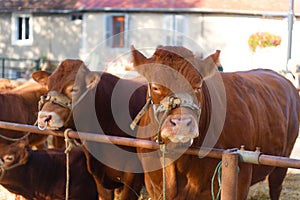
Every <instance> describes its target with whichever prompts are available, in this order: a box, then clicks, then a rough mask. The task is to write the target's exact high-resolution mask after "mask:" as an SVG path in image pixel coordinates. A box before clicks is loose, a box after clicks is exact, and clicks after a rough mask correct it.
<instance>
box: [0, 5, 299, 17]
mask: <svg viewBox="0 0 300 200" xmlns="http://www.w3.org/2000/svg"><path fill="white" fill-rule="evenodd" d="M13 12H24V13H25V12H27V13H28V12H30V13H44V14H46V13H51V14H69V13H75V12H154V13H162V12H164V13H203V14H231V15H234V14H236V15H248V16H269V17H287V16H288V11H287V12H267V11H247V10H224V9H205V8H204V9H203V8H111V7H105V8H78V9H69V10H56V9H55V10H54V9H50V10H38V9H24V10H0V13H13ZM294 15H295V16H296V17H299V16H300V13H295V14H294Z"/></svg>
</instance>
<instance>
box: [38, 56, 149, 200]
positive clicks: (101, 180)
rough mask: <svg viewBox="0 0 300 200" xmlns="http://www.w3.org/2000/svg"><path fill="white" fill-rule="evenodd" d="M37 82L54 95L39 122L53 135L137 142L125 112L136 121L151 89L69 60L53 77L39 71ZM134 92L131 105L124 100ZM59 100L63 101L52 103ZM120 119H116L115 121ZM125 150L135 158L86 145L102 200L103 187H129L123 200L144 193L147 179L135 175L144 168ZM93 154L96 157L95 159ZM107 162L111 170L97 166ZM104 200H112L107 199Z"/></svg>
mask: <svg viewBox="0 0 300 200" xmlns="http://www.w3.org/2000/svg"><path fill="white" fill-rule="evenodd" d="M33 78H34V79H35V80H36V81H38V82H41V83H43V82H44V83H47V86H48V89H49V93H48V96H47V97H46V98H45V103H44V105H43V107H42V109H41V111H40V112H39V116H38V122H39V126H40V127H45V126H47V128H49V129H58V128H67V127H69V128H72V129H74V130H78V131H83V132H92V133H99V132H100V133H101V132H103V133H105V134H108V135H113V136H123V137H134V136H135V134H136V132H135V131H132V130H130V129H129V124H130V122H131V121H132V119H131V117H130V116H129V119H128V118H126V112H128V111H129V114H130V115H131V116H135V115H136V114H137V113H138V111H139V110H140V109H141V108H142V106H143V104H144V103H145V99H146V98H145V93H146V87H144V86H143V85H142V84H141V83H138V82H135V81H131V80H125V79H120V78H118V77H116V76H114V75H111V74H109V73H104V72H103V73H96V72H91V71H89V69H88V68H87V67H86V66H85V65H84V63H83V62H82V61H81V60H65V61H63V62H62V63H61V64H60V65H59V66H58V68H57V69H56V70H55V71H54V72H53V73H52V74H51V75H50V76H49V74H48V73H45V72H43V71H39V72H35V73H34V74H33ZM80 80H83V82H80ZM116 86H118V87H121V88H119V89H118V90H119V92H115V91H114V89H115V88H116ZM130 88H135V89H136V92H133V95H132V98H131V99H130V101H129V100H128V101H129V102H127V103H128V104H129V105H128V104H127V103H126V100H125V99H126V95H127V94H129V95H130V93H129V91H130ZM86 91H87V92H86ZM94 95H95V96H94ZM114 95H115V96H114ZM113 97H114V99H115V100H117V102H116V103H114V104H115V105H114V106H112V100H113ZM54 98H56V99H58V100H57V101H54V102H53V101H52V100H53V99H54ZM47 99H48V100H47ZM51 99H52V100H51ZM71 103H72V109H71ZM93 105H94V106H93ZM113 109H115V111H113ZM95 111H96V113H95ZM72 113H73V115H72ZM116 113H117V116H114V114H116ZM129 114H128V115H129ZM116 117H117V118H118V117H121V120H117V119H116ZM77 118H79V119H77ZM94 119H95V120H96V124H100V126H101V128H100V129H98V128H97V127H95V125H94V123H95V122H94V121H93V120H94ZM118 122H120V123H118ZM75 125H76V126H75ZM101 129H102V130H101ZM117 149H120V148H119V147H117ZM122 149H124V150H125V152H131V153H132V154H134V155H133V156H132V157H131V158H126V159H125V156H124V155H123V154H122V153H119V152H118V150H116V149H114V146H112V145H108V144H97V143H93V142H86V145H85V148H84V150H85V153H86V158H87V166H88V169H89V171H90V172H91V174H92V175H93V176H94V178H95V180H96V183H97V187H98V193H99V195H100V196H101V195H102V192H101V191H102V190H103V187H105V188H107V189H114V188H120V187H122V186H123V185H124V189H123V190H122V193H121V199H137V198H138V194H139V192H140V189H141V187H142V182H143V174H142V173H134V172H137V171H133V170H134V169H135V168H139V166H140V162H139V160H138V158H137V156H136V150H135V148H122ZM94 150H95V151H97V153H90V151H91V152H93V151H94ZM95 154H96V155H95ZM99 156H100V157H101V158H99ZM102 158H103V159H104V160H106V161H107V162H108V164H107V162H102V160H101V162H100V161H99V160H98V159H102ZM110 162H112V163H114V164H112V165H113V166H111V165H110V164H109V163H110ZM103 163H104V164H103ZM115 165H117V167H116V166H115ZM140 168H141V166H140ZM141 169H142V168H141ZM101 198H104V199H111V198H112V197H107V196H106V195H102V197H101Z"/></svg>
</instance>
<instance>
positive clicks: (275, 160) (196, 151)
mask: <svg viewBox="0 0 300 200" xmlns="http://www.w3.org/2000/svg"><path fill="white" fill-rule="evenodd" d="M0 128H2V129H10V130H15V131H22V132H32V133H37V134H43V135H53V136H59V137H64V133H63V132H62V131H52V130H47V129H46V130H39V129H38V127H37V126H32V125H25V124H18V123H12V122H4V121H0ZM68 136H69V138H73V139H83V140H88V141H94V142H103V143H111V144H115V145H122V146H130V147H142V148H147V149H153V150H158V149H159V148H160V147H159V144H157V143H156V142H153V141H150V140H143V139H134V138H126V137H117V136H109V135H104V134H95V133H87V132H76V131H72V130H71V131H69V132H68ZM172 151H174V149H172ZM178 151H179V152H183V151H184V154H188V155H194V156H198V157H203V156H206V157H210V158H216V159H222V155H223V153H224V150H223V149H216V148H205V147H201V148H196V147H190V148H188V149H185V150H180V149H179V150H178ZM225 151H231V152H237V153H238V155H239V162H245V163H251V164H261V165H268V166H275V167H284V168H295V169H300V160H298V159H293V158H287V157H282V156H272V155H265V154H262V153H259V152H253V151H246V150H237V149H233V150H225ZM249 157H251V158H252V157H255V158H256V160H255V159H254V160H253V159H249Z"/></svg>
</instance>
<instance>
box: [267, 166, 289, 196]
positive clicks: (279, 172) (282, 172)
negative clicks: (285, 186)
mask: <svg viewBox="0 0 300 200" xmlns="http://www.w3.org/2000/svg"><path fill="white" fill-rule="evenodd" d="M286 172H287V168H280V167H276V168H275V169H274V170H273V171H272V172H271V174H270V175H269V177H268V180H269V188H270V197H271V200H278V199H279V196H280V192H281V189H282V183H283V180H284V178H285V176H286Z"/></svg>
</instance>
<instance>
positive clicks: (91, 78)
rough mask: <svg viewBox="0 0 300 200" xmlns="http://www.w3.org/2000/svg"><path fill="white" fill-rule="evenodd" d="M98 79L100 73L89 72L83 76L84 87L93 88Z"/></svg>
mask: <svg viewBox="0 0 300 200" xmlns="http://www.w3.org/2000/svg"><path fill="white" fill-rule="evenodd" d="M99 81H100V75H99V73H97V72H89V73H88V75H87V76H86V77H85V83H86V88H87V89H88V90H89V89H93V88H95V87H96V86H97V85H98V83H99Z"/></svg>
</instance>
